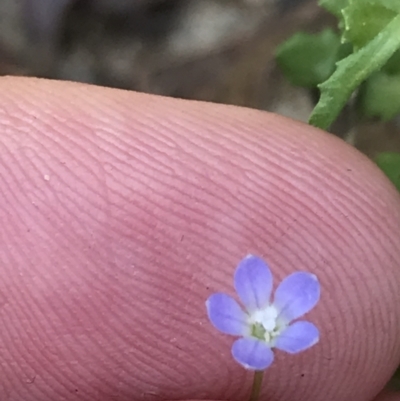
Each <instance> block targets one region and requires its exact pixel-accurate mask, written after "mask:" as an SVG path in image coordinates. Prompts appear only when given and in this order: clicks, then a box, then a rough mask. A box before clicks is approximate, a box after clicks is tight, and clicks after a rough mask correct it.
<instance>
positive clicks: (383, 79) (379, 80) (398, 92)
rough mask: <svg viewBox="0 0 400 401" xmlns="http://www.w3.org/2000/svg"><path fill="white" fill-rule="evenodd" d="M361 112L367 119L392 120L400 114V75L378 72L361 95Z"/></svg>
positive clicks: (366, 83)
mask: <svg viewBox="0 0 400 401" xmlns="http://www.w3.org/2000/svg"><path fill="white" fill-rule="evenodd" d="M360 108H361V112H362V113H363V114H364V115H365V116H367V117H379V118H381V119H382V120H383V121H387V120H390V119H392V118H394V117H395V116H396V115H397V114H399V113H400V75H389V74H386V73H384V72H378V73H376V74H374V75H372V76H371V77H370V78H369V79H368V80H367V81H366V82H365V85H364V86H363V89H362V91H361V94H360Z"/></svg>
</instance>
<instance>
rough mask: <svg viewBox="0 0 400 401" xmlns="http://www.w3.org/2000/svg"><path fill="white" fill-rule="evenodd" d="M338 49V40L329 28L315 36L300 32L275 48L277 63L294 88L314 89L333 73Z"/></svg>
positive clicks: (337, 58)
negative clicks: (295, 86) (296, 86)
mask: <svg viewBox="0 0 400 401" xmlns="http://www.w3.org/2000/svg"><path fill="white" fill-rule="evenodd" d="M340 48H341V45H340V37H339V35H337V34H336V33H334V32H333V31H332V30H331V29H326V30H324V31H322V32H321V33H319V34H316V35H311V34H307V33H302V32H299V33H297V34H295V35H294V36H292V37H291V38H290V39H289V40H287V41H286V42H284V43H283V44H282V45H281V46H279V47H278V49H277V51H276V60H277V63H278V65H279V67H280V68H281V70H282V71H283V73H284V74H285V76H286V78H287V79H288V80H289V81H290V82H291V83H292V84H293V85H298V86H303V87H306V88H314V87H316V86H317V85H318V84H320V83H321V82H323V81H325V80H327V79H328V78H329V77H330V76H331V74H332V73H333V71H334V70H335V64H336V62H337V61H338V60H339V54H340V52H339V50H340Z"/></svg>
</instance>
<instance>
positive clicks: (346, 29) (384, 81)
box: [277, 0, 400, 129]
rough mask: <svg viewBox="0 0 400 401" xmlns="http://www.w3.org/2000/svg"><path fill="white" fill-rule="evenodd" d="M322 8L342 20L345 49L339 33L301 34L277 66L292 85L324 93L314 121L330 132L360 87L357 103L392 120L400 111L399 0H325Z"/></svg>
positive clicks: (280, 53) (284, 47) (281, 54)
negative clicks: (317, 89) (316, 88)
mask: <svg viewBox="0 0 400 401" xmlns="http://www.w3.org/2000/svg"><path fill="white" fill-rule="evenodd" d="M319 4H320V5H321V6H322V7H324V8H325V9H327V10H328V11H329V12H331V13H332V14H334V15H335V16H336V17H337V18H338V20H339V28H340V31H341V33H342V38H341V42H342V43H344V45H343V44H342V45H339V36H338V35H335V34H334V33H333V32H332V31H330V30H325V31H323V32H321V33H320V34H317V35H309V34H297V35H295V36H294V37H293V38H291V39H289V40H288V41H287V42H286V43H284V44H283V45H281V46H280V48H279V49H278V52H277V60H278V64H279V65H280V67H281V69H282V71H283V72H284V74H285V75H286V77H287V78H288V80H289V81H290V82H292V83H293V84H295V85H299V86H304V87H307V88H314V87H316V86H318V87H319V89H320V92H321V96H320V100H319V102H318V104H317V105H316V107H315V109H314V111H313V113H312V114H311V116H310V120H309V123H310V124H312V125H315V126H317V127H320V128H323V129H327V128H329V126H330V125H331V124H332V122H333V121H334V120H335V119H336V117H337V116H338V114H339V113H340V111H341V109H342V108H343V106H344V105H345V104H346V102H347V101H348V99H349V97H350V96H351V95H352V93H353V92H354V91H355V90H356V89H357V88H358V87H359V86H360V85H362V90H360V91H359V92H358V94H357V96H358V99H357V100H358V102H357V103H358V104H359V105H361V107H360V108H359V110H360V111H362V112H364V113H365V115H367V116H378V117H380V118H383V119H389V118H392V117H393V116H395V115H396V114H398V113H400V101H399V100H398V99H397V98H398V97H399V98H400V94H399V95H398V96H396V92H397V93H400V92H398V89H399V86H398V85H399V81H400V50H399V49H400V0H320V1H319ZM346 45H347V46H346ZM349 47H350V50H349ZM380 70H381V72H382V74H381V75H380V73H379V74H378V73H377V72H378V71H380ZM370 77H371V78H370ZM373 97H376V99H373Z"/></svg>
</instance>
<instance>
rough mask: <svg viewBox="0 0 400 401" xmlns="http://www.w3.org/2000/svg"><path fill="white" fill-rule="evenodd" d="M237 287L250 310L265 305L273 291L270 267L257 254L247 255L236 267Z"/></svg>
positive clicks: (241, 298)
mask: <svg viewBox="0 0 400 401" xmlns="http://www.w3.org/2000/svg"><path fill="white" fill-rule="evenodd" d="M235 289H236V292H237V293H238V295H239V298H240V300H241V301H242V302H243V305H244V306H245V307H246V309H247V310H248V311H249V312H253V311H255V310H257V309H261V308H263V307H265V306H266V305H267V304H268V302H269V299H270V296H271V291H272V274H271V271H270V270H269V267H268V266H267V265H266V264H265V262H264V261H263V260H262V259H260V258H258V257H256V256H252V255H248V256H246V257H245V258H244V259H243V260H242V261H241V262H240V263H239V265H238V267H237V269H236V272H235Z"/></svg>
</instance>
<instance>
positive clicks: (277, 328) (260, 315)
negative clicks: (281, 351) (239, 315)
mask: <svg viewBox="0 0 400 401" xmlns="http://www.w3.org/2000/svg"><path fill="white" fill-rule="evenodd" d="M277 318H278V311H277V310H276V308H275V307H274V306H272V305H270V306H267V307H266V308H264V309H261V310H257V311H255V312H253V313H252V314H251V315H250V318H249V323H250V326H251V335H252V336H253V337H256V338H258V339H259V340H263V341H266V342H267V343H270V344H271V342H272V341H273V340H274V338H275V337H277V336H278V335H279V334H280V333H281V331H282V329H283V328H284V327H282V326H281V325H279V324H278V322H277Z"/></svg>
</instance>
